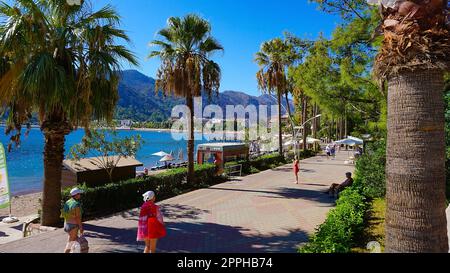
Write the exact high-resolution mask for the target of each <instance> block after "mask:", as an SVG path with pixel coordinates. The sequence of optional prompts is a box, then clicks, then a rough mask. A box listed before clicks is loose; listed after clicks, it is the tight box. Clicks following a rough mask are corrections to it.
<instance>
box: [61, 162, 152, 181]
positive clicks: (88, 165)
mask: <svg viewBox="0 0 450 273" xmlns="http://www.w3.org/2000/svg"><path fill="white" fill-rule="evenodd" d="M114 158H115V157H111V160H114ZM143 165H144V164H142V163H141V162H139V161H138V160H136V159H134V158H132V157H127V158H121V159H120V160H119V163H118V164H117V166H116V167H115V168H114V171H113V175H112V180H113V182H120V181H125V180H128V179H131V178H135V177H136V167H141V166H143ZM83 183H86V185H87V186H89V187H97V186H102V185H105V184H108V183H110V180H109V176H108V173H107V172H106V170H105V169H103V168H102V167H101V166H98V160H96V158H95V157H92V158H84V159H81V160H79V161H74V160H69V159H67V160H64V161H63V170H62V178H61V184H62V188H68V187H73V186H76V185H78V184H83Z"/></svg>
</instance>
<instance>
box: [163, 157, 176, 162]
mask: <svg viewBox="0 0 450 273" xmlns="http://www.w3.org/2000/svg"><path fill="white" fill-rule="evenodd" d="M168 161H174V158H173V156H171V155H166V156H164V157H163V158H161V160H160V162H168Z"/></svg>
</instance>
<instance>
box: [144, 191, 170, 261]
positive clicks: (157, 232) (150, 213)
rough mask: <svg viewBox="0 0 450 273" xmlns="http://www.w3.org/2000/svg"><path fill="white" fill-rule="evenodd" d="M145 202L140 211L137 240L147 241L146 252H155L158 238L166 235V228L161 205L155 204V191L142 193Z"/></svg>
mask: <svg viewBox="0 0 450 273" xmlns="http://www.w3.org/2000/svg"><path fill="white" fill-rule="evenodd" d="M142 196H143V197H144V202H145V203H144V204H143V205H142V207H141V211H140V213H139V226H138V234H137V240H138V241H144V242H145V250H144V253H155V252H156V243H157V242H158V239H160V238H163V237H165V236H166V234H167V232H166V228H165V226H164V220H163V216H162V213H161V211H160V209H159V206H157V205H156V204H155V199H156V197H155V193H154V192H152V191H148V192H146V193H144V194H143V195H142Z"/></svg>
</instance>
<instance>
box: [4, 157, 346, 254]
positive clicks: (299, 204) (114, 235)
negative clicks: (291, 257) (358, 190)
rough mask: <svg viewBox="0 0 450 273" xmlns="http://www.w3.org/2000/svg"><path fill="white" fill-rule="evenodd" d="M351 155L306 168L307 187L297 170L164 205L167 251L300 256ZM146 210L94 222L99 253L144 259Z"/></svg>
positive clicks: (24, 246) (39, 246)
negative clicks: (141, 215)
mask: <svg viewBox="0 0 450 273" xmlns="http://www.w3.org/2000/svg"><path fill="white" fill-rule="evenodd" d="M346 157H347V152H344V151H343V152H341V153H340V154H339V155H338V158H337V159H336V160H327V159H326V157H322V156H318V157H314V158H310V159H306V160H303V161H301V163H300V168H301V184H300V185H296V184H294V181H295V179H294V176H293V173H292V169H291V166H290V165H287V166H283V167H279V168H277V169H274V170H269V171H265V172H262V173H259V174H255V175H251V176H247V177H243V178H237V179H235V180H233V181H230V182H227V183H224V184H220V185H216V186H213V187H211V188H208V189H201V190H197V191H194V192H190V193H187V194H184V195H181V196H178V197H175V198H172V199H168V200H165V201H163V202H160V205H161V207H162V208H163V213H164V215H165V221H166V224H167V228H168V236H167V237H166V238H164V239H162V240H161V241H160V243H159V244H158V249H159V251H160V252H178V253H180V252H194V253H223V252H231V253H242V252H245V253H258V252H283V253H285V252H295V251H296V249H297V247H298V244H299V243H304V242H306V241H307V239H308V234H311V233H312V232H314V230H315V228H316V227H317V226H318V225H319V224H320V223H322V222H323V221H324V220H325V217H326V214H327V212H328V211H329V210H330V209H331V208H332V207H333V206H334V200H333V199H330V198H329V197H328V195H325V194H323V193H322V191H323V190H325V189H326V188H328V187H329V185H331V184H332V183H340V182H342V181H343V180H344V179H345V175H344V174H345V172H347V171H353V166H349V165H345V164H344V160H345V159H346ZM137 218H138V210H130V211H126V212H122V213H119V214H116V215H114V216H111V217H106V218H103V219H97V220H94V221H89V222H87V223H86V224H85V230H86V233H87V237H88V240H89V242H90V250H91V252H121V253H123V252H141V251H142V250H143V245H142V243H138V242H136V240H135V238H136V226H137ZM65 241H66V235H65V234H64V232H63V231H62V230H58V231H55V232H48V233H45V234H41V235H37V236H33V237H30V238H26V239H23V240H19V241H16V242H12V243H8V244H5V245H1V246H0V252H61V251H62V250H63V248H64V246H65Z"/></svg>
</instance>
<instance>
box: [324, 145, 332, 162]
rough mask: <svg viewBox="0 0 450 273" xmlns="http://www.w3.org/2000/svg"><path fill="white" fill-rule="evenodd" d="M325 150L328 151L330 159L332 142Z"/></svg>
mask: <svg viewBox="0 0 450 273" xmlns="http://www.w3.org/2000/svg"><path fill="white" fill-rule="evenodd" d="M325 151H326V152H327V159H330V156H331V147H330V144H328V145H327V147H326V148H325Z"/></svg>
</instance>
